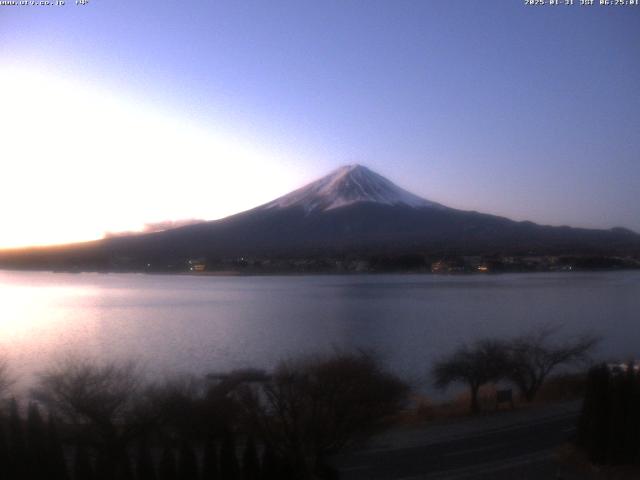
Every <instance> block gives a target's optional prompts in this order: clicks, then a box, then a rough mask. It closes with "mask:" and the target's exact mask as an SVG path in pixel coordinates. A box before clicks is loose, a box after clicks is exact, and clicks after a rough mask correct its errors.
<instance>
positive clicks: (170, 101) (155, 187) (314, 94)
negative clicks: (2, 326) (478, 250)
mask: <svg viewBox="0 0 640 480" xmlns="http://www.w3.org/2000/svg"><path fill="white" fill-rule="evenodd" d="M18 3H20V2H18ZM28 3H31V2H30V1H29V2H28ZM51 3H56V2H54V1H52V2H51ZM561 3H564V2H561ZM579 3H580V1H579V0H575V1H574V5H571V6H567V5H557V6H551V5H545V6H529V5H525V2H524V0H523V1H520V0H496V1H488V0H487V1H482V2H479V1H477V0H467V1H464V0H461V1H457V2H435V1H434V2H426V1H420V0H387V1H380V0H367V1H364V0H362V1H356V0H322V1H318V0H314V1H310V0H309V1H307V0H295V1H293V0H292V1H270V2H264V1H261V0H256V1H248V0H233V1H231V0H230V1H213V0H202V1H199V2H178V1H175V0H165V1H160V2H158V1H157V0H156V1H146V0H138V1H136V2H130V1H122V0H109V1H105V0H89V1H88V2H87V3H86V4H85V5H77V4H76V2H75V1H69V0H67V1H66V3H65V4H64V5H49V6H37V5H31V4H29V5H15V6H0V112H1V114H0V148H1V150H0V173H1V175H2V177H1V178H2V183H1V184H0V205H1V207H0V213H1V215H2V216H1V221H2V223H3V225H2V229H1V230H0V248H3V247H15V246H26V245H42V244H53V243H65V242H71V241H81V240H89V239H95V238H101V237H102V236H103V235H105V234H106V233H108V232H119V231H134V230H140V229H142V228H144V225H145V224H149V223H157V222H165V221H177V220H185V219H187V220H188V219H216V218H221V217H224V216H227V215H230V214H233V213H237V212H239V211H242V210H246V209H248V208H251V207H254V206H257V205H259V204H262V203H265V202H267V201H270V200H272V199H273V198H275V197H278V196H280V195H283V194H285V193H288V192H289V191H290V190H293V189H295V188H298V187H300V186H302V185H303V184H305V183H308V182H310V181H312V180H314V179H316V178H318V177H320V176H322V175H324V174H326V173H329V172H330V171H331V170H333V169H335V168H337V167H339V166H341V165H344V164H351V163H360V164H363V165H366V166H368V167H370V168H371V169H373V170H375V171H377V172H378V173H380V174H382V175H384V176H386V177H388V178H389V179H390V180H392V181H394V182H395V183H397V184H398V185H400V186H401V187H403V188H405V189H407V190H410V191H412V192H414V193H416V194H418V195H421V196H423V197H425V198H428V199H430V200H433V201H437V202H439V203H443V204H445V205H448V206H450V207H455V208H461V209H465V210H478V211H482V212H486V213H493V214H498V215H504V216H508V217H511V218H513V219H516V220H525V219H526V220H532V221H535V222H538V223H543V224H552V225H564V224H568V225H572V226H581V227H596V228H611V227H616V226H624V227H628V228H631V229H634V230H636V231H639V232H640V193H639V192H640V50H639V48H640V6H600V5H595V6H591V7H585V6H581V5H579Z"/></svg>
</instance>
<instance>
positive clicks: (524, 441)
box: [336, 405, 578, 480]
mask: <svg viewBox="0 0 640 480" xmlns="http://www.w3.org/2000/svg"><path fill="white" fill-rule="evenodd" d="M577 416H578V408H577V405H570V406H569V407H568V408H566V409H565V410H564V411H561V412H559V413H558V412H557V411H552V412H550V414H549V415H544V414H543V415H541V414H540V413H539V412H537V413H536V414H534V415H533V416H530V417H529V418H527V417H526V416H525V417H523V416H522V415H521V414H520V415H517V414H515V415H512V416H511V417H509V416H508V415H507V416H506V417H505V416H502V417H500V418H499V422H496V421H495V420H494V419H491V418H489V419H483V420H480V421H476V423H475V424H474V425H473V426H471V427H469V426H468V425H467V426H465V425H456V424H455V423H454V424H452V426H451V429H452V430H454V432H453V435H449V436H448V437H449V438H447V436H446V435H444V436H443V435H440V438H430V437H429V435H428V433H429V432H428V430H429V427H425V429H424V433H425V434H424V436H423V437H422V438H421V437H420V436H419V435H418V436H416V435H415V432H414V438H413V439H412V440H410V441H408V442H406V441H405V442H404V445H403V444H402V442H398V441H395V440H392V441H389V438H387V439H386V441H382V442H380V441H379V442H377V443H378V445H376V444H375V442H374V444H373V445H371V446H370V447H368V448H366V449H362V450H360V451H358V452H354V453H351V454H349V455H345V456H343V457H340V458H338V459H336V465H337V466H338V469H339V470H340V474H341V475H340V478H341V479H344V480H391V479H394V480H419V479H429V480H467V479H491V480H497V479H514V478H517V479H518V480H529V479H534V480H537V479H556V478H564V479H568V478H573V477H571V476H570V475H569V474H567V473H566V472H560V470H559V467H558V466H557V465H556V464H555V462H554V461H553V452H554V450H555V449H556V448H557V447H558V446H559V445H561V444H562V443H564V442H566V441H567V440H568V439H569V438H570V436H571V434H572V433H573V432H574V430H575V425H576V421H577ZM510 420H512V421H510ZM496 423H498V424H499V426H497V427H496V426H494V425H493V424H496ZM440 429H441V430H442V427H441V428H440ZM456 429H457V430H458V431H459V432H458V434H456V433H455V430H456ZM401 436H402V433H396V440H397V439H398V438H400V437H401ZM436 437H437V435H436Z"/></svg>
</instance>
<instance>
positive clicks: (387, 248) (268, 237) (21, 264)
mask: <svg viewBox="0 0 640 480" xmlns="http://www.w3.org/2000/svg"><path fill="white" fill-rule="evenodd" d="M407 254H413V255H422V256H430V257H437V256H444V255H485V256H486V255H493V256H506V255H516V256H524V255H599V256H609V257H610V256H619V255H632V256H636V257H637V256H640V235H638V234H636V233H634V232H632V231H630V230H626V229H623V228H615V229H611V230H595V229H582V228H571V227H552V226H543V225H537V224H535V223H532V222H516V221H513V220H510V219H508V218H504V217H499V216H495V215H488V214H483V213H478V212H469V211H462V210H457V209H454V208H449V207H446V206H444V205H441V204H439V203H436V202H434V201H431V200H427V199H424V198H421V197H419V196H417V195H414V194H413V193H410V192H408V191H406V190H404V189H402V188H400V187H398V186H397V185H395V184H394V183H392V182H391V181H390V180H388V179H386V178H384V177H382V176H381V175H379V174H377V173H375V172H373V171H371V170H369V169H368V168H366V167H364V166H361V165H348V166H344V167H341V168H338V169H337V170H335V171H333V172H332V173H330V174H329V175H327V176H325V177H322V178H321V179H319V180H317V181H315V182H312V183H310V184H309V185H306V186H304V187H302V188H300V189H298V190H295V191H293V192H291V193H289V194H287V195H284V196H282V197H279V198H277V199H275V200H273V201H271V202H268V203H266V204H264V205H261V206H258V207H256V208H253V209H251V210H248V211H245V212H242V213H238V214H236V215H232V216H230V217H226V218H223V219H221V220H214V221H209V222H202V223H198V224H195V225H188V226H184V227H180V228H174V229H171V230H165V231H161V232H154V233H148V234H144V235H134V236H122V237H114V238H105V239H103V240H98V241H94V242H87V243H82V244H74V245H64V246H59V247H48V248H37V249H28V250H11V251H4V252H0V267H9V268H35V269H54V270H55V269H95V270H148V269H149V268H152V269H153V268H157V269H159V270H164V269H179V268H181V267H180V266H184V265H187V264H188V263H189V261H190V260H193V259H204V260H203V261H206V262H207V264H216V265H228V264H230V263H232V262H234V261H236V260H237V259H245V258H250V259H254V260H255V259H260V262H261V263H262V264H263V265H268V264H270V262H271V261H272V260H273V259H308V258H314V259H322V258H325V259H326V258H344V257H349V258H365V257H368V256H375V255H392V256H398V255H407Z"/></svg>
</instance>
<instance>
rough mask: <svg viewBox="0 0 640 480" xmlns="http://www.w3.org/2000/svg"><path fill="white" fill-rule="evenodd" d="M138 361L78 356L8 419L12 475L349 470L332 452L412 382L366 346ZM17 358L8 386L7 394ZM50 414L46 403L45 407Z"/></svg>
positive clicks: (79, 479) (247, 478)
mask: <svg viewBox="0 0 640 480" xmlns="http://www.w3.org/2000/svg"><path fill="white" fill-rule="evenodd" d="M143 378H144V377H143V376H142V375H141V372H140V371H139V370H138V369H137V367H136V366H135V365H134V364H130V363H126V364H107V365H102V364H95V363H91V362H77V361H71V360H69V361H67V362H64V363H62V364H60V365H58V366H56V367H55V368H52V369H50V370H49V371H47V372H45V373H43V374H42V375H41V376H40V377H39V379H38V381H37V383H36V385H35V387H34V388H33V391H32V394H31V395H30V401H29V402H28V403H27V402H26V400H23V401H22V402H19V401H17V400H16V399H11V400H8V403H7V407H6V408H5V409H4V410H3V412H2V416H1V417H0V479H5V480H23V479H27V480H40V479H47V480H49V479H51V480H57V479H60V480H62V479H64V480H93V479H95V480H129V479H131V480H200V479H202V480H211V479H224V480H236V479H237V480H254V479H255V480H258V479H261V480H268V479H283V480H286V479H312V478H317V479H323V478H327V479H330V478H337V473H336V472H335V471H334V470H333V469H332V468H331V467H330V466H329V465H328V464H327V462H326V458H327V456H328V455H330V454H333V453H336V452H338V451H340V450H341V449H343V448H344V447H346V446H348V445H350V444H352V443H354V442H356V441H358V440H359V439H360V438H362V437H363V436H365V435H366V434H367V433H369V432H370V431H371V430H372V429H375V428H378V427H379V426H380V425H381V423H383V422H384V421H385V419H386V418H387V417H388V416H389V415H391V414H393V413H395V412H397V411H398V410H399V409H400V408H401V407H402V406H403V405H404V402H405V400H406V396H407V393H408V388H407V386H406V385H405V384H404V383H403V382H402V381H400V380H399V379H398V378H396V377H395V376H393V375H392V374H390V373H388V372H387V371H385V370H384V369H383V368H382V367H381V366H380V364H379V363H378V362H377V360H376V359H375V358H374V357H373V356H371V355H369V354H365V353H357V354H353V353H340V354H336V355H334V356H331V357H322V358H320V357H316V358H307V359H304V360H299V361H290V362H283V363H281V364H280V365H279V366H278V368H277V369H276V370H275V371H274V373H273V374H271V375H267V374H266V373H264V372H262V371H255V370H246V371H236V372H232V373H229V374H225V375H210V376H209V377H208V378H207V379H206V381H199V380H196V379H180V380H174V381H166V382H163V383H154V384H149V383H146V382H145V381H144V380H143ZM8 387H9V381H8V376H7V371H6V366H5V365H2V367H1V368H0V388H2V390H0V393H2V394H4V396H5V398H6V396H7V393H8V392H7V389H8ZM45 412H46V413H45Z"/></svg>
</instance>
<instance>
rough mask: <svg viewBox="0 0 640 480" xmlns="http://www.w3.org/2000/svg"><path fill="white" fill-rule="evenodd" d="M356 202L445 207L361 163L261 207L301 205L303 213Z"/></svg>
mask: <svg viewBox="0 0 640 480" xmlns="http://www.w3.org/2000/svg"><path fill="white" fill-rule="evenodd" d="M358 202H372V203H378V204H384V205H405V206H409V207H414V208H419V207H432V208H434V207H435V208H445V207H443V206H442V205H440V204H439V203H436V202H431V201H429V200H426V199H424V198H421V197H418V196H417V195H414V194H413V193H410V192H408V191H406V190H404V189H402V188H400V187H398V186H397V185H395V184H394V183H392V182H391V181H389V180H387V179H386V178H384V177H382V176H381V175H378V174H377V173H375V172H373V171H371V170H369V169H368V168H367V167H364V166H362V165H357V164H354V165H346V166H343V167H340V168H338V169H337V170H334V171H333V172H331V173H330V174H329V175H326V176H325V177H322V178H321V179H319V180H316V181H315V182H312V183H310V184H308V185H306V186H304V187H302V188H299V189H298V190H294V191H293V192H291V193H289V194H287V195H285V196H283V197H280V198H277V199H276V200H274V201H272V202H269V203H267V204H266V205H264V206H263V207H262V208H264V209H272V208H288V207H302V208H304V210H305V211H307V212H312V211H327V210H333V209H335V208H339V207H344V206H346V205H351V204H353V203H358Z"/></svg>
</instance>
